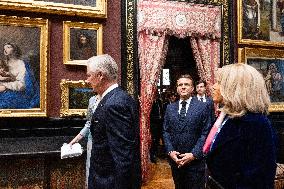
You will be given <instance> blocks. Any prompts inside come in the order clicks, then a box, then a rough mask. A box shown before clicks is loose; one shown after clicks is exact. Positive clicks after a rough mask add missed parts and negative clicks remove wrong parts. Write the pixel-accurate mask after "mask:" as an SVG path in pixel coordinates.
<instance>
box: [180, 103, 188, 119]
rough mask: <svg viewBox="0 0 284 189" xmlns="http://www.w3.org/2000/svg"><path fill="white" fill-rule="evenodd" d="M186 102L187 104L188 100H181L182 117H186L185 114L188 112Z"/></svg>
mask: <svg viewBox="0 0 284 189" xmlns="http://www.w3.org/2000/svg"><path fill="white" fill-rule="evenodd" d="M186 104H187V102H186V101H184V100H183V101H182V102H181V105H182V106H181V109H180V112H179V115H180V117H181V118H184V117H185V114H186Z"/></svg>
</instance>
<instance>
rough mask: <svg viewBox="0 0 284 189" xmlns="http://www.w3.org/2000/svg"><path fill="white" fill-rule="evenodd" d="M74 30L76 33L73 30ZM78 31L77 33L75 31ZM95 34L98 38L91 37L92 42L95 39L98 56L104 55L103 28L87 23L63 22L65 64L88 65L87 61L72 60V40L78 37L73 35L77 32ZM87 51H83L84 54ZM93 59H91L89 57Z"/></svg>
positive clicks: (100, 25) (99, 25) (96, 24)
mask: <svg viewBox="0 0 284 189" xmlns="http://www.w3.org/2000/svg"><path fill="white" fill-rule="evenodd" d="M72 29H74V32H71V30H72ZM75 30H76V31H75ZM82 31H84V32H95V34H96V36H90V40H93V38H95V39H94V43H95V44H94V45H95V48H96V55H99V54H102V53H103V26H102V24H98V23H85V22H71V21H65V22H63V63H64V64H70V65H86V60H87V59H86V60H71V58H70V57H71V42H72V43H76V41H72V40H71V38H72V37H73V38H76V36H71V35H72V34H71V33H76V32H82ZM84 52H86V51H82V52H81V53H84ZM89 58H91V57H89Z"/></svg>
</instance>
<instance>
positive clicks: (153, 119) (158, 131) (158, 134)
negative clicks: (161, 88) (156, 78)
mask: <svg viewBox="0 0 284 189" xmlns="http://www.w3.org/2000/svg"><path fill="white" fill-rule="evenodd" d="M163 117H164V115H163V106H162V101H161V100H160V98H159V94H158V91H157V92H156V94H155V99H154V102H153V105H152V109H151V113H150V132H151V138H152V143H151V148H150V160H151V162H152V163H157V155H158V148H159V145H160V139H161V138H162V131H163Z"/></svg>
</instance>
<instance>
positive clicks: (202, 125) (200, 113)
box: [163, 97, 211, 169]
mask: <svg viewBox="0 0 284 189" xmlns="http://www.w3.org/2000/svg"><path fill="white" fill-rule="evenodd" d="M178 111H179V101H177V102H175V103H172V104H169V105H168V106H167V110H166V113H165V117H164V125H163V128H164V129H163V137H164V142H165V148H166V152H167V153H169V152H170V151H178V152H180V153H187V152H191V153H192V154H193V155H194V157H196V158H197V159H196V160H194V161H193V162H191V163H190V166H191V167H193V168H194V169H195V168H198V166H199V165H200V160H201V159H202V158H203V152H202V148H203V145H204V142H205V140H206V137H207V134H208V132H209V130H210V129H211V117H210V115H209V111H208V110H207V105H206V103H203V102H200V101H198V99H197V98H196V97H193V98H192V99H191V102H190V104H189V107H188V109H187V113H186V117H185V120H184V121H183V122H181V121H180V120H179V113H178Z"/></svg>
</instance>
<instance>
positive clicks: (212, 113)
mask: <svg viewBox="0 0 284 189" xmlns="http://www.w3.org/2000/svg"><path fill="white" fill-rule="evenodd" d="M205 98H206V102H205V103H206V104H207V106H208V111H210V116H211V121H212V123H211V124H212V125H213V124H214V123H215V119H216V116H215V109H214V101H213V99H212V98H211V97H209V96H206V97H205Z"/></svg>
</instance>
